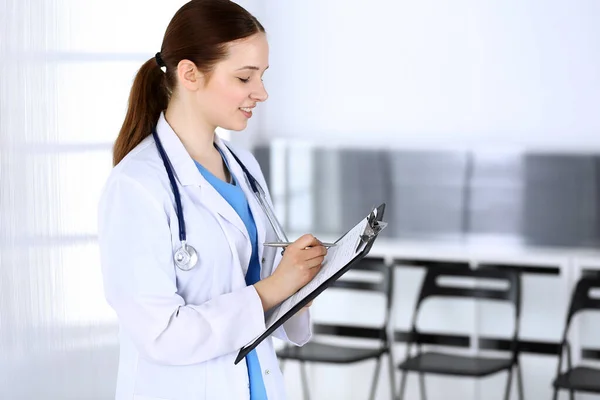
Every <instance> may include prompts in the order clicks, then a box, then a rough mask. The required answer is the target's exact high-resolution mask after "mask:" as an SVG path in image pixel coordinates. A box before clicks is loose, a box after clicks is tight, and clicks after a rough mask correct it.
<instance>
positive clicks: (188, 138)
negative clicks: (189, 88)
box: [165, 98, 216, 162]
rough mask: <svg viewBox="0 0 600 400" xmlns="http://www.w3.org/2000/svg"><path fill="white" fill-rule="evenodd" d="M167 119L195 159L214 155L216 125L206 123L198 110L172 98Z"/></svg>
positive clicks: (198, 159)
mask: <svg viewBox="0 0 600 400" xmlns="http://www.w3.org/2000/svg"><path fill="white" fill-rule="evenodd" d="M165 119H166V120H167V122H168V123H169V125H170V126H171V128H173V130H174V131H175V133H176V134H177V136H178V137H179V140H181V142H182V143H183V146H184V147H185V149H186V150H187V152H188V153H189V155H190V156H191V157H192V158H193V159H195V160H196V161H199V162H200V161H201V160H204V159H208V158H211V156H214V153H215V151H216V149H215V147H214V140H215V129H216V127H215V126H211V125H210V124H208V123H206V121H204V120H203V119H202V116H201V115H200V113H198V111H197V110H192V107H190V106H188V105H186V104H184V103H183V102H180V101H178V99H177V98H172V99H171V101H169V106H168V108H167V110H166V111H165Z"/></svg>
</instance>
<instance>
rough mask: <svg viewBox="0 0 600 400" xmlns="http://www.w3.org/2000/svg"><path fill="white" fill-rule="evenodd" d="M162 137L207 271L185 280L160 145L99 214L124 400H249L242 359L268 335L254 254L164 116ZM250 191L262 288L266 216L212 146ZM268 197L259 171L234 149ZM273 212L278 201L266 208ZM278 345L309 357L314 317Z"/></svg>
mask: <svg viewBox="0 0 600 400" xmlns="http://www.w3.org/2000/svg"><path fill="white" fill-rule="evenodd" d="M157 133H158V136H159V138H160V140H161V142H162V144H163V147H164V149H165V151H166V153H167V155H168V157H169V159H170V160H171V164H172V165H173V169H174V173H175V177H176V180H177V182H178V185H179V191H180V193H181V202H182V206H183V213H184V218H185V226H186V230H187V240H188V244H190V245H192V246H193V247H194V248H195V249H196V250H197V252H198V255H199V263H198V265H197V266H196V267H195V268H194V269H192V270H190V271H187V272H185V271H181V270H179V269H178V268H177V267H175V265H174V262H173V254H174V252H175V251H176V250H177V249H179V248H180V246H181V244H180V241H179V225H178V223H179V221H178V220H177V213H176V209H175V202H174V195H173V192H172V190H171V186H170V183H169V179H168V176H167V173H166V170H165V167H164V165H163V161H162V159H161V158H160V155H159V153H158V150H157V148H156V144H155V142H154V139H153V138H152V136H149V137H147V138H146V139H144V141H143V142H142V143H141V144H140V145H138V146H137V147H136V148H135V149H134V150H132V151H131V152H130V154H128V155H127V156H126V157H125V158H124V159H123V160H122V161H121V162H120V163H119V164H118V165H117V166H116V167H115V168H114V169H113V170H112V173H111V175H110V177H109V179H108V182H107V183H106V186H105V189H104V191H103V194H102V198H101V201H100V206H99V221H98V224H99V245H100V254H101V263H102V272H103V279H104V289H105V294H106V298H107V300H108V303H109V304H110V305H111V306H112V307H113V308H114V310H115V311H116V314H117V316H118V319H119V326H120V359H119V371H118V377H117V392H116V400H205V399H206V400H228V399H232V400H238V399H248V398H249V390H248V387H249V381H248V371H247V368H246V362H245V360H243V361H241V362H240V363H238V364H237V365H234V359H235V357H236V355H237V353H238V351H239V349H240V348H241V347H242V346H244V345H246V344H247V343H248V342H250V341H251V340H253V339H254V338H256V337H257V336H258V335H260V334H261V333H262V332H263V331H264V329H265V314H264V312H263V309H262V305H261V301H260V298H259V296H258V294H257V292H256V290H255V289H254V286H246V282H245V275H246V270H247V268H248V263H249V261H250V256H251V252H252V247H251V243H250V240H249V236H248V232H247V231H246V228H245V225H244V223H243V222H242V220H241V219H240V218H239V216H238V215H237V213H236V212H235V210H234V209H233V208H232V207H231V206H229V204H228V203H227V201H226V200H225V199H223V198H222V197H221V195H219V193H218V192H217V191H216V190H215V189H214V188H213V187H212V186H211V185H210V184H209V183H208V182H207V181H206V180H205V179H204V178H203V176H202V174H200V172H199V171H198V169H197V168H196V165H195V164H194V161H193V160H192V158H191V157H190V156H189V154H188V153H187V151H186V150H185V148H184V146H183V144H182V143H181V141H180V140H179V138H178V137H177V135H176V134H175V132H174V131H173V130H172V129H171V127H170V126H169V124H168V123H167V121H166V120H165V118H164V115H161V117H160V120H159V121H158V125H157ZM216 144H217V145H218V146H219V148H220V149H221V150H222V151H223V153H224V154H225V157H227V161H228V163H229V166H230V168H231V172H232V173H233V174H234V175H235V176H236V178H237V181H238V182H239V183H240V185H241V186H242V188H243V190H244V192H245V193H246V197H247V198H248V202H249V204H250V208H251V211H252V214H253V216H254V220H255V223H256V228H257V233H258V243H259V246H258V251H259V260H261V278H265V277H267V276H269V275H271V273H272V272H273V270H274V268H275V267H276V266H277V264H278V263H279V260H280V258H281V256H280V251H278V250H277V249H275V248H265V247H264V246H262V245H261V244H262V243H263V242H265V241H274V240H276V237H275V234H274V232H273V229H272V228H271V226H270V224H269V222H268V220H267V219H266V216H265V215H264V213H263V211H262V210H261V208H260V205H259V203H258V201H257V200H256V198H255V196H254V195H253V192H252V190H251V188H250V187H248V185H247V183H246V179H245V177H244V174H243V171H242V169H241V168H240V166H239V165H238V163H237V162H236V161H235V160H234V159H233V157H232V155H231V153H230V152H229V150H228V149H227V147H225V146H224V145H223V142H222V141H221V140H220V139H219V138H216ZM228 145H229V146H230V147H231V148H232V150H233V151H234V152H235V154H236V155H237V156H238V157H239V158H240V159H241V160H242V162H243V163H244V165H245V166H246V168H248V170H249V171H250V173H251V174H252V175H253V176H254V177H255V178H256V179H257V180H258V182H259V183H260V184H261V185H262V187H263V188H264V189H265V191H267V193H268V189H267V185H266V182H265V179H264V177H263V174H262V172H261V170H260V167H259V165H258V163H257V162H256V159H255V158H254V157H253V155H252V154H251V153H250V152H248V151H245V150H242V149H239V148H235V147H234V146H231V145H230V144H228ZM269 201H271V199H270V198H269ZM275 336H277V337H279V338H281V339H283V340H286V341H288V342H290V343H294V344H296V345H303V344H304V343H306V342H307V341H308V340H309V339H310V336H311V326H310V315H309V311H305V312H302V313H300V314H297V315H295V316H294V317H292V318H291V319H290V320H288V321H287V322H286V323H285V324H284V325H283V327H281V328H279V329H278V330H277V331H276V332H275ZM257 354H258V358H259V360H260V364H261V368H262V372H263V379H264V383H265V386H266V389H267V395H268V398H269V400H282V399H284V398H285V393H284V386H283V377H282V374H281V371H280V369H279V365H278V362H277V358H276V356H275V352H274V349H273V344H272V340H271V338H268V339H267V340H264V341H263V342H262V343H261V344H260V345H259V346H258V347H257Z"/></svg>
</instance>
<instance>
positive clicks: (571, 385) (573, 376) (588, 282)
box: [553, 276, 600, 400]
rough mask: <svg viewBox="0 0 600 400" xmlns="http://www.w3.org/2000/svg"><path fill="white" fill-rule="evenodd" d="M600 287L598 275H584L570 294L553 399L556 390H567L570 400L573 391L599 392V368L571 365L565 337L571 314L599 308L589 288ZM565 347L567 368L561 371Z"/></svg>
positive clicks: (569, 351) (599, 304)
mask: <svg viewBox="0 0 600 400" xmlns="http://www.w3.org/2000/svg"><path fill="white" fill-rule="evenodd" d="M593 288H600V277H596V276H587V277H586V276H584V277H583V278H581V279H580V280H579V281H578V282H577V285H576V286H575V290H574V291H573V294H572V296H571V305H570V307H569V312H568V314H567V321H566V323H565V329H564V332H563V337H562V341H561V343H560V349H559V352H560V353H559V356H558V368H557V371H556V378H555V379H554V382H553V386H554V400H556V399H557V398H558V391H559V390H561V389H563V390H569V394H570V398H571V400H574V399H575V392H589V393H600V369H597V368H590V367H584V366H578V367H573V365H572V359H571V345H570V343H569V341H568V339H567V334H568V332H569V327H570V324H571V322H572V321H573V316H574V315H575V314H577V313H578V312H579V311H583V310H594V309H595V310H600V300H599V299H593V298H591V297H590V294H589V292H590V289H593ZM565 347H566V348H567V370H566V371H565V372H562V373H561V367H562V361H563V350H564V348H565Z"/></svg>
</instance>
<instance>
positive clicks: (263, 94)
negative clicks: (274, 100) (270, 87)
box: [250, 81, 269, 101]
mask: <svg viewBox="0 0 600 400" xmlns="http://www.w3.org/2000/svg"><path fill="white" fill-rule="evenodd" d="M250 97H251V98H252V100H255V101H265V100H267V99H268V98H269V93H267V90H266V89H265V85H264V83H263V82H262V81H261V82H260V85H259V86H258V87H257V88H256V90H254V91H253V92H252V93H251V94H250Z"/></svg>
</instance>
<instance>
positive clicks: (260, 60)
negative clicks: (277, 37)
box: [220, 33, 269, 71]
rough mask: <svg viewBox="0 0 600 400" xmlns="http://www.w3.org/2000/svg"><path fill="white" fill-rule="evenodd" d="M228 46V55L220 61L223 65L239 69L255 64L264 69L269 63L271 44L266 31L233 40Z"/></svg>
mask: <svg viewBox="0 0 600 400" xmlns="http://www.w3.org/2000/svg"><path fill="white" fill-rule="evenodd" d="M227 47H228V56H227V58H226V59H225V60H223V61H221V62H220V64H222V66H223V67H226V68H233V69H238V68H242V67H245V66H255V67H258V68H259V69H260V70H261V71H262V70H264V69H265V68H267V67H268V65H269V44H268V43H267V37H266V35H265V34H264V33H257V34H255V35H252V36H250V37H248V38H245V39H241V40H237V41H235V42H231V43H229V44H228V45H227Z"/></svg>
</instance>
